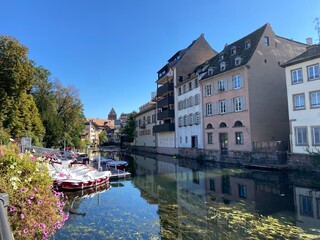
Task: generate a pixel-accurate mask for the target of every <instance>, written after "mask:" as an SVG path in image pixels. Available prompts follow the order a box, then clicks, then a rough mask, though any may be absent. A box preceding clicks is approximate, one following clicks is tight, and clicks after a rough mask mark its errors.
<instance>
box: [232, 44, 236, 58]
mask: <svg viewBox="0 0 320 240" xmlns="http://www.w3.org/2000/svg"><path fill="white" fill-rule="evenodd" d="M236 53H237V47H236V46H233V47H232V48H231V56H233V55H235V54H236Z"/></svg>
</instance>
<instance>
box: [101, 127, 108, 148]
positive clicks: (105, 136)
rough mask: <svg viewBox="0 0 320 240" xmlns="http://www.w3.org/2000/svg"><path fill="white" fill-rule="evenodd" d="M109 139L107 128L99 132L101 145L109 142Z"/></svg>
mask: <svg viewBox="0 0 320 240" xmlns="http://www.w3.org/2000/svg"><path fill="white" fill-rule="evenodd" d="M107 141H108V138H107V132H106V131H105V130H102V131H101V132H100V133H99V143H100V145H101V144H103V143H105V142H107Z"/></svg>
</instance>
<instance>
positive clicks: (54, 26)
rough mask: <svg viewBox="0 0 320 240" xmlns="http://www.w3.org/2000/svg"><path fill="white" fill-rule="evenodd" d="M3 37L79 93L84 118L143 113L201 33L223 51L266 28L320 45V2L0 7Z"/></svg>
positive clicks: (3, 2) (156, 1)
mask: <svg viewBox="0 0 320 240" xmlns="http://www.w3.org/2000/svg"><path fill="white" fill-rule="evenodd" d="M0 6H1V14H0V34H1V35H9V36H12V37H14V38H16V39H18V40H19V42H20V43H21V44H22V45H24V46H26V47H28V49H29V54H28V57H29V58H30V59H32V60H33V61H35V62H36V65H37V66H40V65H41V66H43V67H44V68H46V69H48V70H49V71H50V72H51V80H54V79H59V80H60V81H61V83H62V84H63V86H64V87H67V86H70V85H71V86H74V87H76V88H77V89H79V96H80V99H81V102H82V104H83V110H84V114H85V116H86V117H88V118H102V119H107V118H108V113H109V112H110V110H111V108H114V110H115V111H116V113H117V115H118V117H119V116H120V114H121V113H131V112H132V111H139V107H140V106H142V105H143V104H145V103H147V102H148V101H150V100H151V93H152V92H156V88H157V85H156V80H157V72H158V71H159V70H160V69H161V68H162V67H163V66H164V65H165V64H166V63H167V60H168V59H169V58H170V57H172V56H173V55H174V54H175V53H176V52H177V51H179V50H181V49H184V48H186V47H187V46H188V45H189V44H191V42H192V41H193V40H195V39H197V38H198V37H199V36H200V35H201V34H202V33H203V34H204V37H205V39H206V40H207V42H208V43H209V44H210V46H211V47H212V48H213V49H214V50H216V51H217V52H220V51H221V50H222V49H223V47H224V46H225V44H227V43H229V44H230V43H232V42H234V41H236V40H238V39H240V38H242V37H244V36H246V35H248V34H250V33H251V32H253V31H255V30H256V29H258V28H259V27H261V26H263V25H264V24H265V23H267V22H269V23H270V25H271V27H272V29H273V31H274V32H275V34H276V35H279V36H282V37H285V38H288V39H292V40H295V41H298V42H303V43H305V42H306V38H308V37H311V38H313V43H318V42H319V36H318V32H317V31H316V30H315V26H316V22H315V19H316V18H319V19H320V1H319V0H267V1H260V0H113V1H112V0H91V1H89V0H55V1H45V0H38V1H36V0H28V1H25V0H20V1H18V0H10V1H9V0H0Z"/></svg>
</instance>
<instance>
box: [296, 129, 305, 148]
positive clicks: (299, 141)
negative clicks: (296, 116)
mask: <svg viewBox="0 0 320 240" xmlns="http://www.w3.org/2000/svg"><path fill="white" fill-rule="evenodd" d="M295 138H296V145H307V144H308V143H307V128H306V127H296V128H295Z"/></svg>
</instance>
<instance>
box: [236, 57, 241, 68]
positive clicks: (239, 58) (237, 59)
mask: <svg viewBox="0 0 320 240" xmlns="http://www.w3.org/2000/svg"><path fill="white" fill-rule="evenodd" d="M241 60H242V58H241V57H237V58H235V59H234V64H235V65H236V66H239V65H240V64H241Z"/></svg>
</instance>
